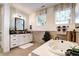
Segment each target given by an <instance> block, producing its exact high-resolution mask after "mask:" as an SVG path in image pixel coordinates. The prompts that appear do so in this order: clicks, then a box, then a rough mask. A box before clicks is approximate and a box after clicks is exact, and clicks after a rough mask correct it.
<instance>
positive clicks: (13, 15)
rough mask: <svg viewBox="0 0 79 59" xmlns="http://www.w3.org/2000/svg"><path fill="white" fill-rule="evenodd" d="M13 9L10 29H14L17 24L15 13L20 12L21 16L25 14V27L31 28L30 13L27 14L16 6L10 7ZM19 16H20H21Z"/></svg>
mask: <svg viewBox="0 0 79 59" xmlns="http://www.w3.org/2000/svg"><path fill="white" fill-rule="evenodd" d="M10 9H11V20H10V29H13V27H14V26H15V25H14V24H15V20H14V19H15V15H16V14H19V16H23V17H24V18H25V19H24V20H25V29H26V28H29V15H28V14H25V13H23V12H21V11H20V10H18V9H16V8H14V7H12V6H11V7H10ZM19 16H18V17H19Z"/></svg>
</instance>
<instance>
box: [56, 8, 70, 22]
mask: <svg viewBox="0 0 79 59" xmlns="http://www.w3.org/2000/svg"><path fill="white" fill-rule="evenodd" d="M70 15H71V10H70V9H65V10H61V11H56V13H55V20H56V24H68V23H69V20H70Z"/></svg>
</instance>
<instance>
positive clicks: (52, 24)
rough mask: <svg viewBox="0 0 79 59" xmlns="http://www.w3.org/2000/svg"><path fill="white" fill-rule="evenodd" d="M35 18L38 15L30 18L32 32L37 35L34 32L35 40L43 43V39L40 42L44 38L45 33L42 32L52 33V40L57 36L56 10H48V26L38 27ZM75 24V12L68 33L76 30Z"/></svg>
mask: <svg viewBox="0 0 79 59" xmlns="http://www.w3.org/2000/svg"><path fill="white" fill-rule="evenodd" d="M35 17H36V13H33V14H31V15H30V16H29V20H30V24H31V25H32V31H34V32H35V33H34V32H33V33H34V35H35V38H34V39H35V40H36V41H38V42H39V41H40V42H43V41H42V39H40V40H39V38H42V37H43V36H42V35H41V34H43V33H42V32H40V31H52V32H51V35H52V38H54V37H55V36H56V31H57V29H56V27H57V25H56V24H55V19H54V8H53V7H52V8H51V7H50V8H48V9H47V18H46V24H45V25H44V26H37V25H36V19H35ZM74 22H75V20H74V12H73V15H72V19H71V20H70V23H69V24H68V25H69V28H68V31H70V30H73V29H74V28H75V23H74ZM38 32H39V35H38ZM37 38H38V39H37Z"/></svg>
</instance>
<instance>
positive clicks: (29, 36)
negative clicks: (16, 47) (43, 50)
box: [25, 34, 32, 43]
mask: <svg viewBox="0 0 79 59" xmlns="http://www.w3.org/2000/svg"><path fill="white" fill-rule="evenodd" d="M25 41H26V43H29V42H31V41H32V35H31V34H26V38H25Z"/></svg>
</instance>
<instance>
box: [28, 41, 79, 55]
mask: <svg viewBox="0 0 79 59" xmlns="http://www.w3.org/2000/svg"><path fill="white" fill-rule="evenodd" d="M75 46H76V47H78V44H77V43H74V42H69V41H65V40H53V39H51V40H50V41H48V42H46V43H44V44H43V45H41V46H40V47H38V48H36V49H35V50H33V51H32V52H31V53H30V54H29V55H30V56H65V52H66V50H67V49H71V48H73V47H75Z"/></svg>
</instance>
